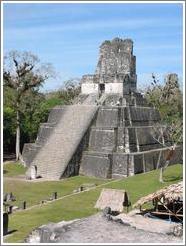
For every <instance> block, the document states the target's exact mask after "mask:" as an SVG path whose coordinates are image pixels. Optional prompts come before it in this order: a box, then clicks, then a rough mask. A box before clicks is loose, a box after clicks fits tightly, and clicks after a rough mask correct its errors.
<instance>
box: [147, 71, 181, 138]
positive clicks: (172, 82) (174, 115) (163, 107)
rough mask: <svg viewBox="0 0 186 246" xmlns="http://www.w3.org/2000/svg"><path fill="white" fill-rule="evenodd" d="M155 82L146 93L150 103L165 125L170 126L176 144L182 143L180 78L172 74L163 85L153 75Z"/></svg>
mask: <svg viewBox="0 0 186 246" xmlns="http://www.w3.org/2000/svg"><path fill="white" fill-rule="evenodd" d="M152 78H153V82H152V83H151V86H150V87H148V88H147V90H146V92H145V98H146V99H147V101H148V103H149V104H151V105H153V106H154V107H155V108H156V109H157V110H158V111H159V112H160V116H161V119H162V122H163V124H165V125H167V126H169V129H168V130H169V133H170V135H171V138H172V140H173V141H174V142H177V141H178V142H182V131H183V130H182V122H183V93H182V91H181V90H180V88H179V83H178V77H177V75H176V74H170V75H169V76H168V77H167V79H166V81H165V83H164V84H163V83H162V84H161V85H160V83H159V81H157V80H156V77H155V76H154V75H152Z"/></svg>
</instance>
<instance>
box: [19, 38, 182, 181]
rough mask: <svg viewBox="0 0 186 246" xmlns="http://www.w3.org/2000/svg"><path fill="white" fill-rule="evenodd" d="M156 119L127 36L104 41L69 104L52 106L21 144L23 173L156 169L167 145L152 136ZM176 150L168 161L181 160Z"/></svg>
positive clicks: (53, 175) (114, 173)
mask: <svg viewBox="0 0 186 246" xmlns="http://www.w3.org/2000/svg"><path fill="white" fill-rule="evenodd" d="M160 120H161V119H160V115H159V112H158V111H157V110H156V109H155V108H153V107H150V106H149V105H148V104H147V102H146V100H145V99H144V98H143V96H142V95H141V94H140V93H139V92H137V75H136V57H135V56H134V55H133V42H132V40H130V39H124V40H122V39H119V38H115V39H113V40H112V41H105V42H103V43H102V45H101V46H100V55H99V60H98V64H97V67H96V71H95V74H93V75H84V76H83V77H82V79H81V94H80V95H79V96H78V97H77V98H76V99H75V100H74V104H73V105H68V106H58V107H55V108H54V109H52V110H51V113H50V115H49V118H48V122H47V123H44V124H42V125H41V127H40V130H39V134H38V137H37V140H36V142H35V143H33V144H25V146H24V150H23V160H24V162H25V164H26V165H27V166H28V167H29V171H28V176H29V177H30V176H32V175H31V171H30V170H33V169H34V170H35V172H36V173H37V174H36V175H35V176H40V177H43V178H46V179H60V178H63V177H69V176H72V175H78V174H82V175H88V176H95V177H101V178H120V177H127V176H130V175H134V174H137V173H141V172H148V171H150V170H153V169H156V168H158V167H157V164H159V163H163V162H165V155H166V153H167V151H168V149H169V147H163V146H162V145H161V143H159V142H158V141H157V140H156V138H154V127H155V126H156V124H157V123H159V122H160ZM160 127H163V126H160ZM165 141H167V144H168V142H169V140H168V139H165ZM180 152H181V149H179V148H177V149H176V154H175V155H174V158H173V159H172V160H171V164H174V163H178V162H180V156H181V155H180Z"/></svg>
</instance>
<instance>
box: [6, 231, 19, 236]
mask: <svg viewBox="0 0 186 246" xmlns="http://www.w3.org/2000/svg"><path fill="white" fill-rule="evenodd" d="M16 231H17V230H11V231H8V232H7V234H6V235H9V234H12V233H14V232H16Z"/></svg>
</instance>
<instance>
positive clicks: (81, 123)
mask: <svg viewBox="0 0 186 246" xmlns="http://www.w3.org/2000/svg"><path fill="white" fill-rule="evenodd" d="M62 108H63V110H62V111H63V113H61V117H59V116H58V122H57V123H56V125H55V127H54V128H53V130H52V132H51V134H50V135H49V136H48V137H47V139H45V142H44V144H43V145H42V147H40V150H39V151H37V153H36V155H35V157H34V158H33V161H32V162H31V165H30V166H36V168H37V176H41V177H43V178H46V179H60V178H61V177H62V176H63V174H64V172H65V170H66V168H67V166H68V164H69V162H70V161H71V159H72V157H73V155H74V154H75V152H76V150H77V148H78V146H79V144H80V142H81V140H82V138H83V136H84V135H85V133H86V131H87V130H88V128H89V126H90V123H91V121H92V120H93V118H94V115H95V113H96V111H97V108H98V107H97V106H95V105H69V106H64V107H62ZM62 108H61V109H62ZM59 109H60V107H58V108H55V110H58V113H60V110H59ZM49 118H50V117H49ZM37 141H39V140H38V139H37ZM37 141H36V142H37Z"/></svg>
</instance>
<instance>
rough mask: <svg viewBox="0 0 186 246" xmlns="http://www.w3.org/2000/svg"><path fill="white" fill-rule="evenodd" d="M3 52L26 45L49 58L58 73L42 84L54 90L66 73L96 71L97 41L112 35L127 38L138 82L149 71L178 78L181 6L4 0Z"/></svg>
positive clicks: (148, 76) (146, 78)
mask: <svg viewBox="0 0 186 246" xmlns="http://www.w3.org/2000/svg"><path fill="white" fill-rule="evenodd" d="M3 12H4V22H3V25H4V32H3V34H4V36H3V37H4V52H5V53H6V52H8V51H10V50H13V49H16V50H21V51H23V50H27V51H31V52H32V53H34V54H37V55H38V57H39V58H40V59H41V60H42V62H47V63H48V62H49V63H52V64H53V66H54V68H55V70H56V72H57V74H58V76H57V78H56V79H50V80H49V81H48V82H46V83H45V85H44V88H43V89H44V90H54V89H57V88H59V87H61V86H62V85H63V81H64V80H67V79H69V78H74V77H81V76H82V75H84V74H92V73H94V71H95V68H96V64H97V60H98V54H99V46H100V44H101V43H102V42H103V41H104V40H109V39H113V38H115V37H120V38H131V39H133V41H134V55H136V57H137V75H138V87H145V86H147V85H149V81H150V80H151V73H152V72H153V73H155V74H157V75H158V78H159V79H160V80H162V78H163V76H164V75H165V74H167V73H169V72H176V73H178V75H179V77H180V78H181V80H182V69H183V64H182V63H183V62H182V59H183V40H182V39H183V33H182V29H183V27H182V25H183V21H182V18H183V16H182V5H181V4H179V3H166V4H163V3H155V4H153V3H144V4H142V3H139V4H136V3H130V4H126V3H119V4H118V3H104V4H103V3H102V4H95V3H88V4H86V3H74V4H72V3H68V4H67V3H66V4H65V3H57V4H55V3H17V4H16V3H4V4H3Z"/></svg>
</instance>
